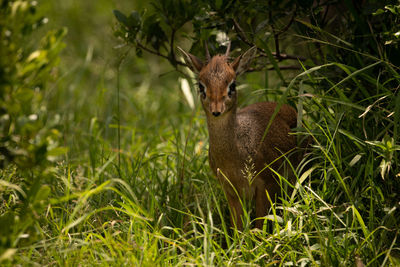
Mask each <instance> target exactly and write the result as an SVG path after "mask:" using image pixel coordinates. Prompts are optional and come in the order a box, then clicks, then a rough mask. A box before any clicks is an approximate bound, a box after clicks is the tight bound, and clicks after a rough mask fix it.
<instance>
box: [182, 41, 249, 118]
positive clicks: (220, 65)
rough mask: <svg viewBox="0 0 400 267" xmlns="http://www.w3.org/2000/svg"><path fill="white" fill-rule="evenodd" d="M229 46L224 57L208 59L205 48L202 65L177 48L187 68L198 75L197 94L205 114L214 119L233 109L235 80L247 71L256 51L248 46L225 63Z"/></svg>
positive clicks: (208, 54)
mask: <svg viewBox="0 0 400 267" xmlns="http://www.w3.org/2000/svg"><path fill="white" fill-rule="evenodd" d="M229 47H230V46H228V48H227V50H226V53H225V54H224V55H216V56H214V57H212V58H211V57H210V53H209V52H208V49H207V46H206V55H207V61H205V62H203V61H202V60H200V59H199V58H198V57H196V56H194V55H192V54H190V53H187V52H185V51H184V50H182V49H181V48H180V47H178V49H179V50H180V51H181V52H182V54H183V55H184V56H185V61H186V63H187V65H188V66H189V67H190V69H191V70H192V71H194V72H195V73H196V74H197V75H198V82H199V93H200V98H201V102H202V105H203V108H204V110H205V112H206V113H207V114H208V115H211V114H212V115H213V116H215V117H218V116H220V115H223V114H224V113H228V112H229V111H230V110H233V109H235V108H236V101H237V95H236V77H237V76H238V75H240V74H242V73H243V72H245V71H246V70H247V69H248V67H249V65H250V63H251V60H252V59H253V58H254V56H255V54H256V51H257V48H256V47H252V48H250V49H249V50H248V51H247V52H246V53H244V54H242V55H240V56H239V57H237V58H236V59H235V60H233V61H232V62H229Z"/></svg>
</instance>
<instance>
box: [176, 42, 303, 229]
mask: <svg viewBox="0 0 400 267" xmlns="http://www.w3.org/2000/svg"><path fill="white" fill-rule="evenodd" d="M179 49H180V48H179ZM180 51H181V52H182V53H183V55H185V58H186V62H187V64H188V65H189V66H190V67H191V69H192V70H193V71H194V72H196V73H197V75H198V82H199V93H200V98H201V103H202V106H203V109H204V111H205V114H206V117H207V126H208V132H209V162H210V167H211V169H212V170H213V172H214V174H215V175H216V176H217V178H218V179H219V181H220V182H221V184H222V187H223V190H224V191H225V194H226V196H227V199H228V204H229V207H230V209H231V218H232V223H233V224H235V225H236V226H237V227H238V228H239V229H242V227H243V224H242V220H241V216H242V215H243V208H242V206H241V204H240V202H241V201H240V200H241V199H242V200H244V199H252V200H255V210H256V216H257V217H258V218H260V217H263V216H265V215H266V214H267V212H268V209H269V208H270V202H269V201H268V197H267V193H268V194H269V195H270V197H271V199H272V200H275V199H276V197H277V196H278V194H279V193H280V187H279V185H278V184H277V181H276V177H275V175H274V173H273V171H271V169H270V168H272V169H274V170H276V171H279V172H281V171H282V168H281V165H282V163H283V161H284V158H285V157H283V155H285V154H287V153H288V152H290V151H291V150H293V149H294V148H295V147H296V138H295V136H294V135H290V129H291V128H293V127H295V124H296V117H297V113H296V111H295V110H294V109H293V108H292V107H290V106H288V105H283V106H281V108H280V110H279V112H278V113H277V115H276V117H275V118H274V120H273V121H272V124H271V125H270V127H269V129H268V132H267V134H266V136H265V137H264V138H263V136H264V133H265V131H266V129H267V125H268V123H269V121H270V119H271V116H272V114H273V113H274V111H275V108H276V107H277V104H276V103H275V102H261V103H256V104H253V105H250V106H247V107H245V108H243V109H240V110H238V109H237V92H236V77H237V76H238V75H240V74H241V73H243V72H245V71H246V70H247V68H248V67H249V65H250V62H251V60H252V59H253V58H254V56H255V54H256V48H255V47H253V48H251V49H250V50H248V51H247V52H246V53H245V54H243V55H241V56H239V57H237V58H236V59H235V60H233V61H232V62H229V60H228V55H229V46H228V49H227V52H226V53H225V55H216V56H214V57H212V58H211V57H210V55H209V52H208V49H206V55H207V61H206V62H203V61H201V60H200V59H199V58H197V57H196V56H194V55H191V54H189V53H187V52H185V51H183V50H182V49H180ZM246 167H247V169H249V168H250V170H252V173H256V174H257V175H255V177H249V175H248V174H246V172H245V169H246ZM249 178H251V179H249ZM262 224H263V220H262V219H259V220H257V221H256V227H258V228H261V227H262Z"/></svg>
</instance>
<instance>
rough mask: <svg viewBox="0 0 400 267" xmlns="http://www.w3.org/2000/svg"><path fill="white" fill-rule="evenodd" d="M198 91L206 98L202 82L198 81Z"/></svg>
mask: <svg viewBox="0 0 400 267" xmlns="http://www.w3.org/2000/svg"><path fill="white" fill-rule="evenodd" d="M199 93H200V94H201V97H203V98H206V90H205V88H204V85H203V84H202V83H199Z"/></svg>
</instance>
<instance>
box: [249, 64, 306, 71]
mask: <svg viewBox="0 0 400 267" xmlns="http://www.w3.org/2000/svg"><path fill="white" fill-rule="evenodd" d="M265 67H266V65H263V66H259V67H254V68H249V69H248V70H247V72H257V71H261V70H264V69H265ZM274 69H275V68H274V67H269V68H267V70H274ZM279 69H280V70H299V69H300V67H299V66H295V65H287V66H279Z"/></svg>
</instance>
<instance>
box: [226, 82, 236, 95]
mask: <svg viewBox="0 0 400 267" xmlns="http://www.w3.org/2000/svg"><path fill="white" fill-rule="evenodd" d="M234 92H236V82H232V83H231V84H230V85H229V90H228V96H229V97H231V96H232V93H234Z"/></svg>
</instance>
